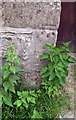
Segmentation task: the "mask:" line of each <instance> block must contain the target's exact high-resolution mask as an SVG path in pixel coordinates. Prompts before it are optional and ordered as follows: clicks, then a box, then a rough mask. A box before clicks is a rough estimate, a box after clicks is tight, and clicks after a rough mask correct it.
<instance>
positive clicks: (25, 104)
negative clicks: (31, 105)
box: [22, 99, 28, 109]
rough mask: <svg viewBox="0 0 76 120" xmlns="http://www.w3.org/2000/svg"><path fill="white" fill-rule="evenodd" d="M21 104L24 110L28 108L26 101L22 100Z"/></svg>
mask: <svg viewBox="0 0 76 120" xmlns="http://www.w3.org/2000/svg"><path fill="white" fill-rule="evenodd" d="M22 102H23V106H24V107H26V109H27V108H28V103H27V102H26V100H24V99H22Z"/></svg>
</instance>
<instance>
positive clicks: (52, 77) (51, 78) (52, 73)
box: [49, 71, 56, 80]
mask: <svg viewBox="0 0 76 120" xmlns="http://www.w3.org/2000/svg"><path fill="white" fill-rule="evenodd" d="M55 77H56V74H55V72H54V71H52V72H51V73H50V76H49V80H54V78H55Z"/></svg>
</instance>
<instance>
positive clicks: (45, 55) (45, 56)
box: [40, 53, 49, 59]
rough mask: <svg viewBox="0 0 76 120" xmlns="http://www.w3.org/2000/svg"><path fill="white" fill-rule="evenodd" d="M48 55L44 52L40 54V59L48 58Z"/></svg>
mask: <svg viewBox="0 0 76 120" xmlns="http://www.w3.org/2000/svg"><path fill="white" fill-rule="evenodd" d="M48 58H49V55H48V54H47V53H44V54H43V55H42V56H40V59H48Z"/></svg>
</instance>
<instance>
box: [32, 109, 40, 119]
mask: <svg viewBox="0 0 76 120" xmlns="http://www.w3.org/2000/svg"><path fill="white" fill-rule="evenodd" d="M31 118H32V119H36V118H42V116H41V115H40V114H39V113H38V111H37V110H35V109H34V111H33V116H31Z"/></svg>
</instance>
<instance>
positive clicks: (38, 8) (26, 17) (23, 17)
mask: <svg viewBox="0 0 76 120" xmlns="http://www.w3.org/2000/svg"><path fill="white" fill-rule="evenodd" d="M60 4H61V3H60V2H3V3H2V8H3V10H2V18H1V19H2V20H3V21H4V26H5V27H15V28H26V27H31V28H40V29H58V27H59V22H60V12H61V5H60Z"/></svg>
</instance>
